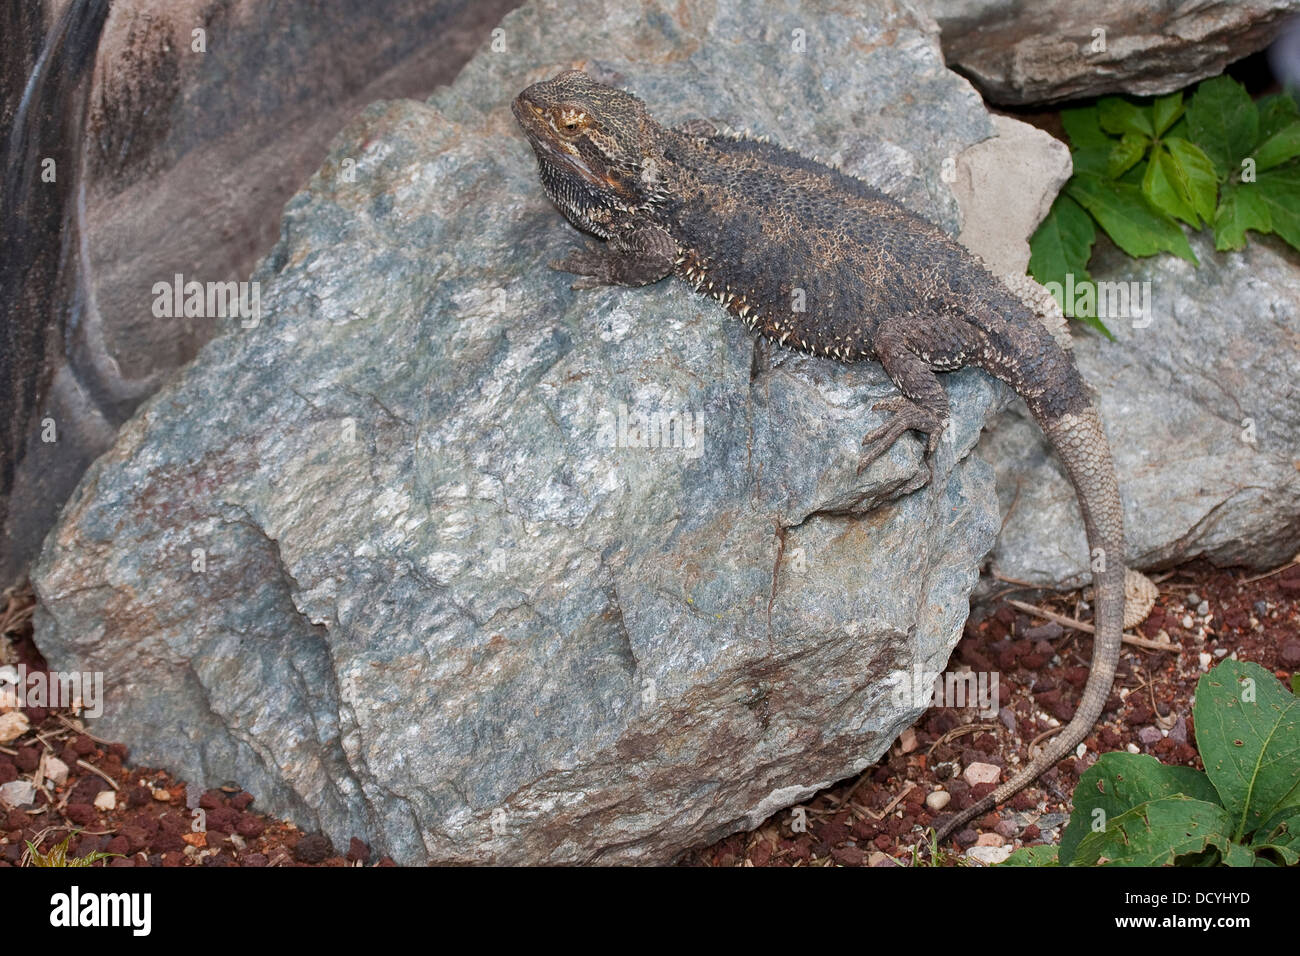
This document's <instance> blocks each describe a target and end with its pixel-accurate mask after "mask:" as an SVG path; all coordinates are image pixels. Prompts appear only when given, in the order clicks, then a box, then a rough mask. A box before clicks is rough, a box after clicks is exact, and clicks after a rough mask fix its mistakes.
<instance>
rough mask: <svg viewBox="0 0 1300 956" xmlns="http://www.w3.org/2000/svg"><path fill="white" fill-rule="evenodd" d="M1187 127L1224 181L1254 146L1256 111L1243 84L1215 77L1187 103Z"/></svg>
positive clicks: (1199, 88) (1200, 88)
mask: <svg viewBox="0 0 1300 956" xmlns="http://www.w3.org/2000/svg"><path fill="white" fill-rule="evenodd" d="M1187 129H1188V133H1189V134H1190V138H1191V140H1192V142H1194V143H1195V144H1196V145H1197V146H1199V147H1201V149H1202V150H1204V151H1205V155H1207V156H1209V157H1210V160H1211V162H1213V163H1214V168H1215V170H1216V172H1217V173H1218V177H1219V179H1220V180H1223V179H1227V178H1228V174H1229V173H1231V172H1233V171H1234V170H1235V169H1237V167H1238V165H1239V163H1240V161H1241V159H1242V158H1243V157H1245V156H1249V155H1250V151H1251V150H1252V149H1254V148H1255V142H1256V137H1257V136H1258V135H1259V112H1258V111H1257V110H1256V109H1255V104H1254V103H1253V102H1251V99H1250V95H1249V94H1248V93H1247V92H1246V89H1245V87H1243V86H1242V85H1241V84H1240V83H1238V82H1237V81H1236V80H1234V79H1232V78H1231V77H1227V76H1216V77H1214V78H1213V79H1210V80H1206V81H1205V82H1203V83H1202V84H1201V85H1200V86H1198V87H1197V88H1196V92H1195V93H1194V94H1193V95H1192V98H1191V101H1190V102H1189V103H1188V104H1187Z"/></svg>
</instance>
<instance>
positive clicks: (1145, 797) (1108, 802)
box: [1059, 751, 1219, 866]
mask: <svg viewBox="0 0 1300 956" xmlns="http://www.w3.org/2000/svg"><path fill="white" fill-rule="evenodd" d="M1175 794H1183V795H1184V796H1188V797H1192V798H1194V799H1196V800H1203V801H1205V802H1206V803H1218V801H1219V794H1218V792H1217V791H1216V790H1215V789H1214V785H1213V784H1211V783H1210V779H1209V777H1207V776H1205V774H1203V773H1201V772H1200V771H1199V770H1193V769H1192V768H1191V767H1166V766H1165V765H1164V764H1162V763H1161V762H1160V761H1159V760H1157V759H1156V758H1155V757H1149V756H1147V755H1146V754H1130V753H1124V752H1123V751H1120V752H1117V753H1106V754H1102V755H1101V757H1100V758H1099V759H1098V760H1097V762H1096V763H1095V764H1093V765H1092V766H1091V767H1089V768H1088V769H1087V770H1085V771H1084V772H1083V776H1081V777H1080V778H1079V785H1078V786H1077V787H1075V788H1074V812H1073V813H1071V814H1070V822H1069V823H1068V824H1066V827H1065V829H1064V830H1063V831H1062V832H1061V852H1060V857H1059V858H1060V861H1061V865H1062V866H1065V865H1067V864H1069V863H1070V861H1071V860H1072V859H1073V858H1074V854H1075V850H1076V849H1077V848H1078V846H1079V843H1080V841H1081V840H1082V839H1083V838H1084V837H1085V836H1087V835H1088V833H1089V832H1091V830H1092V827H1093V822H1094V820H1100V822H1102V823H1108V822H1109V821H1110V820H1112V819H1113V818H1115V817H1118V816H1119V815H1121V814H1123V813H1125V812H1127V811H1129V810H1132V809H1133V808H1134V807H1136V806H1139V805H1140V804H1143V803H1147V802H1149V801H1151V800H1156V799H1158V798H1160V797H1171V796H1174V795H1175ZM1098 810H1100V811H1101V815H1100V816H1098V815H1097V814H1096V811H1098Z"/></svg>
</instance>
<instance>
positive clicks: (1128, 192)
mask: <svg viewBox="0 0 1300 956" xmlns="http://www.w3.org/2000/svg"><path fill="white" fill-rule="evenodd" d="M1065 191H1066V192H1067V193H1069V195H1070V197H1071V198H1072V199H1074V200H1075V201H1076V202H1078V203H1079V205H1081V206H1082V207H1083V208H1084V209H1086V210H1088V212H1090V213H1091V214H1092V218H1093V219H1095V220H1097V223H1098V224H1099V225H1100V226H1101V228H1102V229H1104V230H1106V235H1108V236H1110V237H1111V239H1113V240H1114V241H1115V245H1117V246H1119V247H1120V248H1121V249H1123V250H1124V251H1125V252H1127V253H1128V254H1129V255H1130V256H1153V255H1155V254H1156V253H1157V252H1172V253H1173V254H1174V255H1176V256H1178V257H1179V258H1181V259H1186V260H1187V261H1188V262H1190V263H1192V265H1198V264H1199V263H1198V262H1197V261H1196V254H1195V253H1194V252H1192V247H1191V246H1190V245H1189V244H1188V242H1187V237H1186V236H1185V235H1183V231H1182V229H1180V228H1179V227H1178V223H1176V222H1174V220H1173V219H1171V218H1169V217H1168V216H1166V215H1165V214H1164V213H1162V212H1160V210H1158V209H1156V208H1155V207H1154V206H1152V205H1151V204H1150V203H1149V202H1148V201H1147V199H1146V197H1145V196H1143V195H1142V189H1141V187H1139V186H1135V185H1132V184H1130V183H1124V182H1107V181H1106V180H1104V179H1101V178H1100V177H1098V176H1093V175H1081V176H1074V177H1073V178H1071V179H1070V181H1069V182H1068V183H1066V185H1065Z"/></svg>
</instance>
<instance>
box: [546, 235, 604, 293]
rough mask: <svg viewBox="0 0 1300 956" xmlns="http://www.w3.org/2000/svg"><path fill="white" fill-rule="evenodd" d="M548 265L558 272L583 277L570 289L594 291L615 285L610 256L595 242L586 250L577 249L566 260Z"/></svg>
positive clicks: (553, 261) (589, 244) (555, 260)
mask: <svg viewBox="0 0 1300 956" xmlns="http://www.w3.org/2000/svg"><path fill="white" fill-rule="evenodd" d="M547 265H549V266H550V267H551V268H552V269H554V270H556V271H557V272H572V273H574V274H575V275H578V276H581V277H582V278H579V279H577V280H575V281H574V283H573V284H572V285H571V286H569V288H570V289H594V288H596V287H598V286H602V285H613V284H614V280H613V277H612V275H611V273H610V261H609V256H608V255H606V254H605V253H604V252H602V251H601V247H600V246H599V245H598V244H597V243H595V242H589V243H587V247H586V248H585V249H575V250H574V251H573V252H571V253H569V255H568V256H567V257H566V258H564V259H552V260H551V261H550V262H548V263H547Z"/></svg>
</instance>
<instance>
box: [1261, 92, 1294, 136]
mask: <svg viewBox="0 0 1300 956" xmlns="http://www.w3.org/2000/svg"><path fill="white" fill-rule="evenodd" d="M1255 108H1256V109H1257V110H1258V111H1259V141H1260V142H1263V141H1264V140H1266V139H1268V138H1269V137H1271V136H1273V135H1274V134H1275V133H1277V132H1279V131H1280V130H1281V129H1282V128H1283V127H1284V126H1289V125H1290V124H1291V123H1292V122H1294V121H1295V120H1297V119H1300V106H1297V105H1296V101H1295V98H1294V97H1292V96H1290V95H1289V94H1287V93H1274V94H1273V95H1272V96H1266V97H1264V98H1263V99H1262V100H1260V101H1259V102H1258V103H1256V104H1255Z"/></svg>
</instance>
